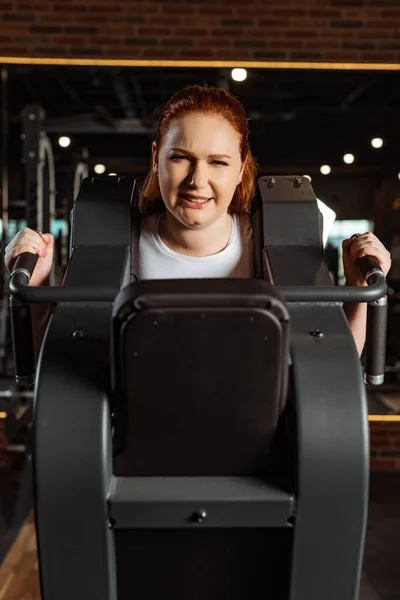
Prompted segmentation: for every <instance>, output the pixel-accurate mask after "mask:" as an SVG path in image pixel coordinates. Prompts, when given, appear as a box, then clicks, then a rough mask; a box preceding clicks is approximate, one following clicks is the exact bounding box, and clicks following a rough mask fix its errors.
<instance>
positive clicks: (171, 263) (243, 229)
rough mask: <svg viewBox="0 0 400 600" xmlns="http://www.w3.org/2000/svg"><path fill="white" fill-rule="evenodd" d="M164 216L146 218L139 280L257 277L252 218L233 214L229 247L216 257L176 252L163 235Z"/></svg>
mask: <svg viewBox="0 0 400 600" xmlns="http://www.w3.org/2000/svg"><path fill="white" fill-rule="evenodd" d="M160 217H161V213H155V214H153V215H149V216H147V217H145V218H144V219H142V222H141V231H140V241H139V269H138V271H139V272H138V278H139V279H203V278H224V277H238V278H242V277H243V278H249V277H252V276H253V236H252V229H251V224H250V219H249V217H248V216H246V215H243V216H238V215H232V218H233V223H232V233H231V237H230V239H229V241H228V244H227V245H226V247H225V248H224V249H223V250H222V251H221V252H219V253H218V254H213V255H212V256H186V255H184V254H179V253H178V252H174V251H173V250H171V249H170V248H168V246H166V245H165V244H164V242H163V241H162V240H161V238H160V235H159V222H160Z"/></svg>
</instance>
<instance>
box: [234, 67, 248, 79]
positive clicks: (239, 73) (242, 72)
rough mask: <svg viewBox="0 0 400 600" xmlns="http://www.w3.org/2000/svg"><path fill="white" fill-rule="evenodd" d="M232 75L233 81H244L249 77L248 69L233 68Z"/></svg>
mask: <svg viewBox="0 0 400 600" xmlns="http://www.w3.org/2000/svg"><path fill="white" fill-rule="evenodd" d="M231 77H232V79H233V81H244V80H245V79H247V71H246V69H232V71H231Z"/></svg>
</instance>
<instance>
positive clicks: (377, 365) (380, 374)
mask: <svg viewBox="0 0 400 600" xmlns="http://www.w3.org/2000/svg"><path fill="white" fill-rule="evenodd" d="M356 264H357V266H358V267H359V269H360V271H361V272H362V274H363V275H364V278H365V281H366V282H367V283H368V285H374V284H375V283H376V282H377V281H378V280H379V279H384V278H385V275H384V273H383V271H382V269H381V266H380V264H379V262H378V260H377V259H376V258H375V257H373V256H363V257H362V258H359V259H358V260H357V263H356ZM387 312H388V303H387V296H386V294H385V295H384V296H382V297H381V298H378V299H377V300H373V301H371V302H369V303H368V308H367V335H366V341H365V365H364V381H365V383H367V384H369V385H381V384H382V383H383V381H384V378H385V363H386V328H387Z"/></svg>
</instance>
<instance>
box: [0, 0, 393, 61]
mask: <svg viewBox="0 0 400 600" xmlns="http://www.w3.org/2000/svg"><path fill="white" fill-rule="evenodd" d="M0 55H2V56H31V57H35V56H36V57H50V56H51V57H74V58H77V57H79V58H96V57H97V58H117V59H118V58H126V59H177V58H182V59H204V60H206V59H211V60H216V59H222V60H224V59H225V60H257V61H263V60H267V61H270V60H272V61H275V60H291V61H303V60H311V61H363V62H366V61H368V62H398V61H400V2H399V1H398V0H373V1H372V0H268V1H267V0H118V2H112V1H110V0H29V1H28V0H8V1H7V0H6V1H2V0H0Z"/></svg>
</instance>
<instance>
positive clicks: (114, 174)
mask: <svg viewBox="0 0 400 600" xmlns="http://www.w3.org/2000/svg"><path fill="white" fill-rule="evenodd" d="M108 176H109V177H116V176H117V174H116V173H109V174H108Z"/></svg>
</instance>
